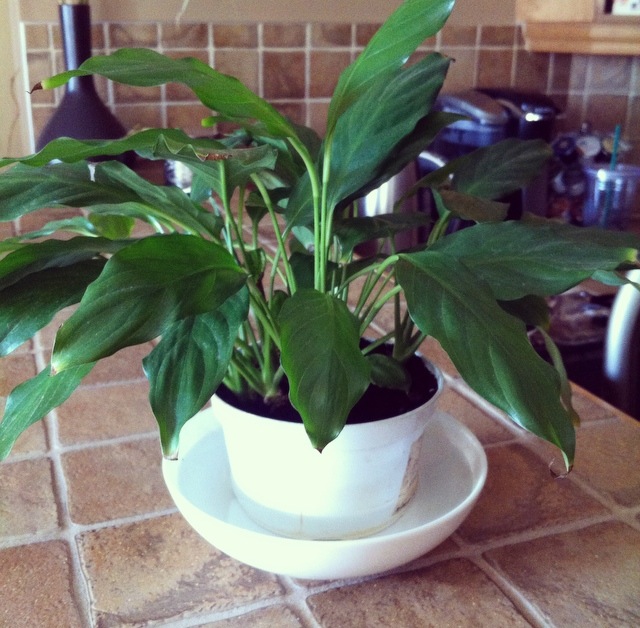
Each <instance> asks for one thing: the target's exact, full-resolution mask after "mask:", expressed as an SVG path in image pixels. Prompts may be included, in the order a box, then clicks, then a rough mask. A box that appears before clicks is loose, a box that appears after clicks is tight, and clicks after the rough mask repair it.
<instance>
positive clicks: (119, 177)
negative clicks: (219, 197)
mask: <svg viewBox="0 0 640 628" xmlns="http://www.w3.org/2000/svg"><path fill="white" fill-rule="evenodd" d="M0 181H1V182H2V186H0V220H13V219H15V218H17V217H19V216H22V215H24V214H27V213H29V212H32V211H35V210H37V209H41V208H46V207H60V206H69V207H90V206H95V205H103V206H106V209H104V208H103V211H104V212H105V213H112V214H116V213H118V212H119V211H120V212H122V213H123V214H124V215H129V216H132V217H134V218H138V219H141V220H147V221H148V220H149V217H151V219H155V220H157V221H159V222H161V223H163V224H169V225H175V226H177V227H180V228H182V229H186V230H190V231H194V232H196V233H201V232H204V233H211V234H215V233H216V222H215V218H214V217H213V216H212V215H211V213H210V212H207V211H205V210H204V209H203V208H202V207H201V206H200V205H198V204H196V203H194V202H192V201H191V200H190V199H189V197H188V196H187V195H186V194H184V193H183V192H182V191H181V190H179V189H177V188H173V187H168V186H161V185H154V184H152V183H149V182H148V181H146V180H145V179H143V178H142V177H140V176H139V175H137V174H136V173H135V172H133V171H132V170H130V169H129V168H127V167H126V166H125V165H124V164H121V163H120V162H118V161H108V162H104V163H100V164H97V165H95V166H89V165H88V164H85V163H74V164H65V163H56V164H50V165H47V166H42V167H30V166H25V165H22V164H18V165H17V166H14V167H13V168H10V169H9V170H8V171H6V172H3V173H0ZM90 210H91V211H94V208H93V207H90ZM95 211H98V210H95Z"/></svg>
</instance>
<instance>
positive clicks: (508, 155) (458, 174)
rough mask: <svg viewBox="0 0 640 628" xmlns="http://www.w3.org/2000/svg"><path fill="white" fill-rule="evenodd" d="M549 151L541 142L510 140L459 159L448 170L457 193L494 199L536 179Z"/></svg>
mask: <svg viewBox="0 0 640 628" xmlns="http://www.w3.org/2000/svg"><path fill="white" fill-rule="evenodd" d="M551 155H552V151H551V148H550V146H549V145H548V144H547V143H546V142H544V141H543V140H520V139H516V138H510V139H507V140H504V141H502V142H499V143H497V144H491V145H490V146H486V147H484V148H480V149H478V150H476V151H474V152H472V153H469V154H468V155H464V156H462V157H460V158H459V159H458V160H457V161H456V162H455V163H454V164H452V165H451V166H450V167H451V168H452V169H453V171H454V172H455V174H454V178H453V186H454V188H455V189H456V190H457V191H458V192H465V193H466V194H470V195H472V196H477V197H479V198H486V199H496V198H500V197H501V196H503V195H505V194H508V193H509V192H513V191H515V190H519V189H520V188H521V187H523V186H525V185H526V184H527V183H529V182H530V181H531V179H533V178H534V177H535V176H536V175H538V174H539V173H540V171H541V169H542V166H543V165H544V164H545V163H546V162H547V161H548V160H549V159H550V157H551Z"/></svg>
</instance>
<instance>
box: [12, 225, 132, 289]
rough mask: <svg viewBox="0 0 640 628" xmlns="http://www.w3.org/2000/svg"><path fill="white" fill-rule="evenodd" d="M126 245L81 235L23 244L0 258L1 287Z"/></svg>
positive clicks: (114, 251) (115, 250)
mask: <svg viewBox="0 0 640 628" xmlns="http://www.w3.org/2000/svg"><path fill="white" fill-rule="evenodd" d="M127 244H128V242H122V241H120V242H116V241H113V240H107V239H105V238H82V237H77V238H72V239H71V240H45V241H44V242H37V243H33V244H26V245H24V246H21V247H20V248H19V249H16V250H15V251H13V252H11V253H9V254H8V255H7V256H6V257H3V258H2V259H0V290H4V289H5V288H6V287H7V286H10V285H12V284H14V283H16V282H18V281H20V280H21V279H23V278H24V277H27V276H28V275H31V274H32V273H37V272H39V271H41V270H45V269H47V268H62V267H64V266H71V265H72V264H77V263H78V262H83V261H87V260H90V259H92V258H96V257H99V256H100V254H101V253H116V252H117V251H118V250H120V249H121V248H122V247H123V246H126V245H127Z"/></svg>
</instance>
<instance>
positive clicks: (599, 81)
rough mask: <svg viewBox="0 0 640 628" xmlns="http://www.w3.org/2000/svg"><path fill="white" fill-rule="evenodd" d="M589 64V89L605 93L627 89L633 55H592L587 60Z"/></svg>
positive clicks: (626, 90) (629, 83)
mask: <svg viewBox="0 0 640 628" xmlns="http://www.w3.org/2000/svg"><path fill="white" fill-rule="evenodd" d="M589 64H590V71H589V74H588V80H587V89H588V90H589V91H600V92H604V93H607V94H611V93H613V92H621V91H622V92H628V91H629V87H630V85H631V72H632V67H633V57H619V56H616V55H594V56H593V57H591V59H590V60H589Z"/></svg>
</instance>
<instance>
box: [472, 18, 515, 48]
mask: <svg viewBox="0 0 640 628" xmlns="http://www.w3.org/2000/svg"><path fill="white" fill-rule="evenodd" d="M515 37H516V29H515V27H514V26H492V25H487V24H485V25H483V26H482V28H481V29H480V45H481V46H509V47H510V46H513V45H514V43H515Z"/></svg>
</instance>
